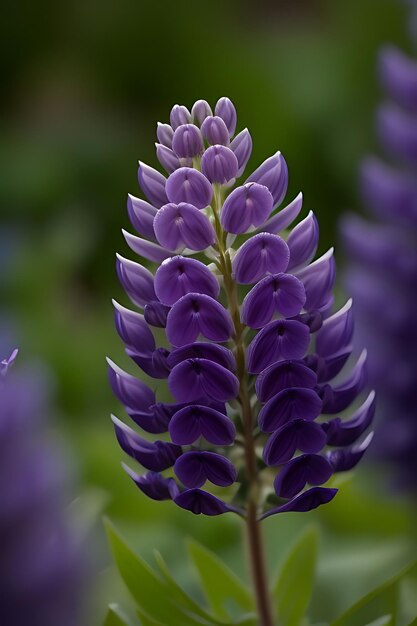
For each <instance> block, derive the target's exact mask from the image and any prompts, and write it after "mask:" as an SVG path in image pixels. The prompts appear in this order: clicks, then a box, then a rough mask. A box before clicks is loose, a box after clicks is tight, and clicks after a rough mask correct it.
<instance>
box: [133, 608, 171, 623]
mask: <svg viewBox="0 0 417 626" xmlns="http://www.w3.org/2000/svg"><path fill="white" fill-rule="evenodd" d="M136 613H137V615H138V617H139V618H140V623H141V626H169V625H168V623H166V624H163V623H162V622H155V620H153V619H150V618H149V617H148V616H147V615H145V613H142V611H140V610H137V611H136Z"/></svg>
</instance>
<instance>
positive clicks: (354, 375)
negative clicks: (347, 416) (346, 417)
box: [323, 350, 367, 414]
mask: <svg viewBox="0 0 417 626" xmlns="http://www.w3.org/2000/svg"><path fill="white" fill-rule="evenodd" d="M366 356H367V355H366V350H364V351H363V352H362V354H361V356H360V357H359V359H358V361H357V363H356V365H355V367H354V368H353V369H352V372H351V373H350V375H349V377H348V378H347V380H345V381H343V382H342V383H339V384H338V385H336V386H335V387H333V388H332V393H331V395H330V397H329V398H328V400H327V401H326V400H325V401H324V403H323V413H329V414H333V413H340V412H341V411H344V410H345V409H346V408H347V407H348V406H349V405H350V404H352V402H353V401H354V400H355V399H356V397H357V396H358V395H359V394H360V392H361V391H362V390H363V388H364V386H365V383H366V367H365V366H366Z"/></svg>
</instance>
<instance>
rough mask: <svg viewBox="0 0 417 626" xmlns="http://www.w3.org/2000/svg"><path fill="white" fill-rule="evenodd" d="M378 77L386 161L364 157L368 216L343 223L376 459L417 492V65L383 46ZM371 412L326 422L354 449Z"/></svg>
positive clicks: (336, 460) (338, 461) (339, 463)
mask: <svg viewBox="0 0 417 626" xmlns="http://www.w3.org/2000/svg"><path fill="white" fill-rule="evenodd" d="M378 73H379V77H380V82H381V85H382V89H383V94H384V100H383V103H382V105H381V106H380V107H379V110H378V113H377V124H376V131H377V137H378V139H379V141H380V143H381V145H382V147H383V148H384V150H385V152H386V154H387V157H388V159H387V160H388V163H384V162H383V161H382V160H380V159H379V158H376V157H367V158H366V159H365V160H364V161H363V163H362V165H361V169H360V192H361V196H362V200H363V203H364V205H365V206H366V207H367V210H368V219H367V220H365V219H363V218H359V217H358V216H354V215H346V216H345V217H344V219H343V221H342V224H341V230H342V238H343V243H344V246H345V249H346V252H347V254H348V259H349V263H350V264H349V267H348V270H347V273H346V275H345V283H346V287H347V289H348V290H349V292H351V293H352V294H353V296H354V298H355V308H356V314H357V318H358V321H359V324H358V331H359V333H358V336H359V339H360V340H362V339H365V338H366V342H367V346H368V354H369V359H368V360H369V366H368V372H369V378H370V381H371V383H372V385H373V386H374V387H375V388H376V390H377V392H378V394H379V398H380V401H379V404H378V409H377V418H378V419H379V427H378V429H377V432H376V436H375V441H374V442H373V446H372V448H373V451H374V458H375V459H379V460H382V461H384V462H385V461H387V460H388V461H391V464H392V467H393V469H394V474H395V473H396V480H397V482H398V486H399V488H400V489H401V490H404V491H412V492H414V494H415V493H416V492H417V463H416V455H415V450H416V446H417V420H416V417H417V416H416V406H417V387H416V368H417V356H416V355H417V331H416V326H415V322H414V310H415V306H416V304H417V298H416V290H415V285H416V281H417V237H416V228H417V178H416V172H417V170H416V165H417V61H416V59H412V58H410V57H408V56H407V55H405V54H404V53H403V52H401V51H400V50H398V49H397V48H395V47H393V46H386V47H384V48H382V50H381V52H380V56H379V63H378ZM345 323H348V322H347V321H346V322H345ZM339 325H340V324H339ZM335 330H336V329H334V331H335ZM373 412H374V402H373V399H371V400H370V401H369V402H368V404H367V405H364V407H363V408H361V409H360V410H359V411H358V412H357V414H356V416H355V417H353V418H352V420H350V422H351V424H350V425H349V422H347V423H346V424H345V425H344V427H341V425H339V423H338V422H336V421H335V420H332V422H330V423H329V424H328V429H329V430H328V434H329V436H330V437H331V438H332V441H337V442H339V441H340V442H342V441H343V442H344V443H345V444H346V445H348V444H350V443H351V442H350V432H352V433H354V434H355V435H356V433H357V432H360V431H361V430H362V427H363V428H364V429H365V428H366V427H367V424H369V421H370V419H371V414H373ZM393 416H394V419H395V427H393ZM333 429H335V430H334V432H331V431H333ZM358 457H360V447H359V448H358V447H353V448H352V449H351V451H350V453H347V452H346V454H345V455H341V454H338V455H333V456H331V457H329V458H330V460H331V462H332V463H333V464H334V466H335V467H337V468H340V467H348V466H349V464H350V462H351V459H354V460H356V459H357V458H358Z"/></svg>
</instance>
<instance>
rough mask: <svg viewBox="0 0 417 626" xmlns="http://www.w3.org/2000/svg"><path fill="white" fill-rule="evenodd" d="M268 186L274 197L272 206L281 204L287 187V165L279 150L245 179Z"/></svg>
mask: <svg viewBox="0 0 417 626" xmlns="http://www.w3.org/2000/svg"><path fill="white" fill-rule="evenodd" d="M246 182H247V183H249V182H254V183H259V184H260V185H265V187H268V189H269V191H270V192H271V194H272V197H273V199H274V207H276V206H278V205H279V204H281V202H282V201H283V199H284V197H285V194H286V193H287V187H288V167H287V164H286V162H285V159H284V157H283V156H282V154H281V153H280V152H277V153H276V154H274V156H272V157H269V159H267V160H266V161H264V162H263V163H262V165H260V166H259V167H258V168H257V169H256V170H255V171H254V172H253V174H251V175H250V176H249V178H248V179H247V181H246Z"/></svg>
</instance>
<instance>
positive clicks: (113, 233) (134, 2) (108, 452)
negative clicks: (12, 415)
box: [0, 0, 413, 625]
mask: <svg viewBox="0 0 417 626" xmlns="http://www.w3.org/2000/svg"><path fill="white" fill-rule="evenodd" d="M2 5H3V6H2V15H3V19H2V21H3V29H2V30H3V32H2V37H1V39H0V67H1V86H2V94H3V95H2V98H1V100H0V210H1V224H0V261H1V263H0V281H1V284H0V297H1V307H0V308H1V324H2V328H3V331H4V329H6V330H7V337H8V341H9V343H10V344H17V345H19V346H20V348H21V358H22V359H23V358H25V359H26V358H27V359H30V358H32V357H36V358H37V359H41V360H42V362H43V363H44V364H45V365H46V366H47V367H48V368H49V369H50V372H51V373H52V375H53V377H54V379H55V387H56V409H55V418H54V420H53V421H52V423H51V424H50V428H51V429H52V430H54V431H56V432H57V433H58V434H59V436H60V437H61V438H62V439H63V440H64V441H65V443H66V447H67V448H68V451H69V454H70V455H72V458H73V466H74V468H75V470H76V478H77V485H78V486H77V487H76V489H75V492H74V497H78V496H82V497H83V498H84V500H83V501H84V502H85V495H86V494H91V498H92V499H94V498H95V499H96V500H98V501H100V503H101V504H100V506H99V507H97V508H98V509H100V508H101V511H102V512H105V513H106V514H107V515H108V516H110V517H111V519H112V520H113V521H114V522H115V523H116V525H117V526H118V527H119V528H120V529H121V530H122V531H123V532H124V533H125V534H127V536H128V537H129V540H130V541H131V543H132V544H133V545H135V546H136V547H137V548H138V549H139V550H140V552H141V554H142V555H144V556H145V557H146V558H150V559H151V558H152V549H153V548H157V549H159V550H160V551H161V552H162V553H163V554H164V556H165V558H166V559H167V561H168V562H169V564H170V565H171V567H172V569H173V571H174V572H175V574H176V575H177V576H178V577H179V578H180V579H181V580H183V581H184V582H185V584H186V585H187V587H188V588H189V589H191V590H192V589H193V586H194V574H193V572H192V570H190V569H189V566H188V564H187V559H186V549H185V544H186V540H187V537H189V536H194V537H196V538H197V539H199V540H200V541H202V543H204V544H205V545H207V546H209V547H211V548H212V549H214V550H215V551H218V552H219V554H221V555H222V556H223V557H224V558H225V560H226V561H228V562H229V563H230V564H231V565H232V567H234V568H236V569H237V570H239V571H242V570H243V569H244V566H243V556H242V550H241V539H240V529H239V522H238V521H237V520H235V519H233V518H229V517H228V516H224V517H223V518H218V519H215V520H213V519H200V518H195V517H193V516H192V515H190V514H189V513H186V512H184V511H181V510H179V509H176V508H175V507H174V506H172V505H170V504H166V503H163V504H158V503H153V502H150V501H148V500H147V499H145V497H143V496H142V495H141V494H139V492H137V491H136V490H135V487H134V485H133V484H132V483H131V482H130V481H129V480H128V478H127V477H126V476H125V475H124V473H123V472H122V470H121V468H120V460H121V459H122V453H121V452H120V450H119V449H118V447H117V444H116V443H115V439H114V434H113V430H112V426H111V422H110V420H109V414H110V412H111V411H114V412H115V413H116V414H118V415H120V416H121V409H120V407H119V406H118V405H117V402H116V401H115V400H114V398H113V397H112V395H111V393H110V391H109V389H108V385H107V379H106V367H105V356H106V355H110V356H111V357H112V358H114V359H115V360H116V361H117V362H119V363H120V364H121V365H122V366H123V365H125V366H127V367H131V366H130V365H129V364H128V360H127V358H126V357H125V356H124V354H123V348H122V345H121V342H120V341H119V339H118V337H117V336H116V333H115V331H114V330H113V312H112V306H111V297H116V298H117V299H119V300H120V301H121V302H122V303H126V302H125V300H124V296H123V295H122V289H121V287H120V286H119V284H118V283H117V280H116V275H115V267H114V260H115V256H114V255H115V252H116V251H119V252H121V253H122V254H126V255H127V256H129V253H128V252H127V247H126V245H125V243H124V241H123V238H122V236H121V232H120V229H121V228H122V227H128V220H127V214H126V210H125V205H126V194H127V192H128V191H129V192H132V193H134V194H136V193H137V192H138V184H137V179H136V171H137V160H138V158H140V159H141V160H143V161H145V162H147V163H149V164H150V165H152V166H156V157H155V154H154V141H155V128H156V121H157V120H159V121H166V120H167V119H168V117H169V110H170V108H171V106H172V105H173V104H175V103H177V102H178V103H183V104H186V105H187V106H191V105H192V103H193V102H194V100H196V99H198V98H205V99H207V100H208V101H209V102H211V103H213V104H214V103H215V101H216V100H217V99H218V98H219V97H220V96H223V95H227V96H229V97H230V98H231V99H232V100H233V101H234V103H235V105H236V108H237V110H238V116H239V123H238V128H239V129H242V128H243V127H245V126H248V127H249V129H250V131H251V134H252V137H253V140H254V150H253V155H252V158H251V161H250V164H249V170H250V169H251V166H253V167H255V166H256V165H258V164H259V163H260V162H261V161H262V160H263V159H264V158H266V157H267V156H270V155H271V154H273V153H274V152H275V151H276V150H277V149H280V150H281V151H282V152H283V154H284V155H285V158H286V160H287V162H288V165H289V169H290V192H289V196H288V197H289V199H291V198H292V197H294V195H295V194H296V193H298V191H300V190H302V191H303V193H304V199H305V202H304V212H305V213H306V212H307V210H309V209H310V208H311V209H314V211H315V212H316V214H317V216H318V219H319V222H320V226H321V241H320V249H319V251H322V252H323V251H325V250H326V249H327V248H328V247H329V246H330V245H333V244H334V243H335V241H337V220H338V217H339V216H340V214H341V213H342V212H343V211H344V210H346V209H353V210H357V211H361V207H360V206H359V203H358V199H357V181H356V177H357V168H358V164H359V161H360V159H361V157H362V156H363V155H364V154H366V153H368V152H370V151H372V150H374V149H375V139H374V135H373V111H374V107H375V106H376V104H377V102H378V98H379V89H378V85H377V80H376V76H375V59H376V53H377V51H378V48H379V46H380V45H381V44H382V43H386V42H394V43H396V44H398V45H399V46H401V47H403V48H404V49H405V50H410V42H409V37H408V34H407V29H406V22H407V9H406V6H405V4H404V3H402V2H401V1H400V0H349V1H348V2H346V1H345V0H269V1H268V0H258V1H257V2H250V1H248V0H227V1H225V0H223V1H222V0H212V2H210V3H203V2H189V1H188V2H181V1H177V2H163V1H162V0H159V1H158V0H153V1H144V0H117V1H116V0H113V1H111V0H70V2H66V3H63V2H55V1H53V0H38V1H37V2H30V1H25V0H17V1H16V2H13V3H7V2H3V3H2ZM339 248H340V246H337V245H336V254H337V259H338V264H339V267H340V266H342V265H343V259H342V257H341V254H340V253H339V252H338V250H339ZM131 371H132V370H131ZM385 484H386V482H385V477H384V468H379V469H378V471H377V472H376V471H375V470H374V469H373V468H372V467H371V466H370V465H369V464H368V465H367V464H366V463H365V464H363V465H362V467H360V469H358V471H357V472H356V476H355V478H354V480H353V481H352V482H350V483H348V484H346V486H345V487H344V488H343V490H342V492H341V494H340V495H339V496H338V498H337V499H336V501H335V502H334V503H333V504H332V505H330V506H329V507H326V510H324V509H323V511H320V512H317V513H311V514H309V515H307V516H302V515H301V516H300V515H298V516H293V515H291V514H290V515H288V516H281V518H271V519H270V520H268V521H267V522H266V523H265V528H266V533H267V535H268V540H269V542H270V550H269V558H270V567H271V571H272V570H274V569H276V567H277V566H278V562H279V558H280V555H282V554H283V552H284V551H285V549H286V548H287V547H288V545H289V543H290V542H291V541H292V540H294V539H295V538H296V536H297V532H298V531H299V530H300V529H301V528H302V527H303V526H304V525H305V524H308V523H311V521H312V520H318V522H319V523H320V524H321V526H322V528H323V547H322V548H323V549H322V556H321V561H320V572H321V575H320V578H319V581H318V583H317V594H316V600H315V602H313V606H312V614H313V616H314V617H315V618H317V619H325V618H326V617H328V616H332V615H335V614H336V613H337V611H338V610H340V609H341V608H343V607H345V606H347V605H348V604H349V603H350V602H351V601H352V600H354V599H355V598H357V597H358V596H359V595H360V593H361V592H362V593H363V592H364V590H366V589H370V588H372V586H373V585H375V584H377V583H378V582H380V580H382V579H383V578H386V577H388V576H389V574H390V573H391V572H394V571H396V569H398V567H399V566H400V565H401V564H402V563H404V562H406V560H407V559H408V558H409V556H410V548H409V540H410V536H411V527H412V525H413V524H412V517H411V515H412V513H411V508H410V504H409V503H407V502H402V501H398V500H396V499H393V497H392V495H391V493H390V491H389V490H385ZM86 500H87V501H88V497H87V498H86ZM99 517H100V515H98V520H97V522H96V527H95V533H94V535H95V537H96V544H97V546H98V548H97V550H96V560H97V566H96V574H95V576H94V577H93V581H92V585H91V589H90V590H89V592H88V593H89V595H90V596H91V598H92V601H91V603H90V610H91V615H90V617H89V618H88V623H89V624H94V625H95V624H97V623H100V620H101V619H102V618H103V615H104V612H105V607H106V604H107V603H108V602H110V601H114V600H117V601H121V602H126V603H128V598H127V596H126V597H125V593H124V591H123V587H122V585H121V583H120V581H119V579H118V576H117V574H116V573H115V571H114V569H113V567H112V566H111V559H110V555H109V554H108V551H107V547H106V541H105V537H104V533H103V531H102V529H101V522H100V519H99ZM232 517H233V516H232ZM97 553H98V554H99V556H98V559H97ZM347 565H349V567H347ZM347 571H348V572H349V574H347ZM334 581H336V582H334ZM337 588H339V589H341V588H343V590H344V591H343V594H340V593H337ZM323 594H327V596H326V597H327V604H326V608H325V612H326V614H323V611H324V609H323V602H322V601H321V598H322V597H323Z"/></svg>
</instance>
